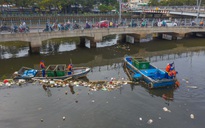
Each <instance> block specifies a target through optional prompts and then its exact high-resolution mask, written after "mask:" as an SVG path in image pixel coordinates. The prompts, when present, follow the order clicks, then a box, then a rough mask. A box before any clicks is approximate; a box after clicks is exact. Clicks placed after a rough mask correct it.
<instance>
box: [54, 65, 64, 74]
mask: <svg viewBox="0 0 205 128" xmlns="http://www.w3.org/2000/svg"><path fill="white" fill-rule="evenodd" d="M55 70H56V75H57V76H65V71H66V65H65V64H58V65H57V66H56V69H55Z"/></svg>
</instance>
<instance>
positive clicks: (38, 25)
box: [0, 17, 205, 34]
mask: <svg viewBox="0 0 205 128" xmlns="http://www.w3.org/2000/svg"><path fill="white" fill-rule="evenodd" d="M68 20H69V21H70V25H71V26H70V27H69V28H68V29H66V30H69V31H72V30H74V28H72V26H73V25H74V24H78V25H80V26H81V27H80V29H85V24H86V21H87V22H88V23H89V25H90V26H91V28H89V29H94V28H96V29H97V28H98V26H96V23H98V22H99V21H102V20H109V21H111V22H113V24H116V25H115V26H112V27H115V28H117V27H163V25H160V24H162V21H163V20H165V21H169V23H166V24H167V25H165V26H164V27H176V26H183V27H191V26H193V27H199V26H200V24H196V22H194V19H192V18H174V19H169V18H161V19H160V18H154V19H153V18H143V19H141V18H132V19H126V18H125V19H123V20H122V22H121V23H118V18H110V19H103V18H101V17H100V18H98V19H96V18H93V19H86V18H85V19H80V18H79V19H78V20H74V19H63V20H62V19H61V20H60V19H56V20H50V19H47V20H27V21H25V22H26V24H27V26H29V28H30V32H43V29H45V28H46V23H48V24H49V26H52V24H53V23H55V27H54V28H53V29H54V30H55V31H59V30H65V29H59V28H58V24H66V22H67V21H68ZM199 21H203V18H201V19H199ZM22 22H23V21H21V20H20V21H12V20H11V21H0V25H1V26H3V25H4V24H5V25H6V26H13V25H17V26H19V24H20V23H22ZM175 23H176V24H175ZM175 25H176V26H175ZM204 26H205V25H204V24H203V25H201V26H200V27H204ZM98 29H100V28H98ZM48 31H51V30H49V29H48ZM2 33H5V32H1V34H2Z"/></svg>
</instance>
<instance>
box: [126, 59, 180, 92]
mask: <svg viewBox="0 0 205 128" xmlns="http://www.w3.org/2000/svg"><path fill="white" fill-rule="evenodd" d="M124 67H125V71H126V73H127V75H128V77H129V79H130V80H132V81H140V80H141V81H144V82H145V83H146V84H147V85H148V88H150V89H152V88H160V87H173V86H175V84H176V82H177V79H176V76H170V75H169V73H168V72H166V71H164V70H161V69H159V68H157V67H155V66H154V65H152V64H150V62H149V61H147V60H145V59H144V58H137V57H131V56H126V57H124Z"/></svg>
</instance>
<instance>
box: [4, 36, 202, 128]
mask: <svg viewBox="0 0 205 128" xmlns="http://www.w3.org/2000/svg"><path fill="white" fill-rule="evenodd" d="M76 42H78V41H77V40H75V39H74V40H73V41H67V40H65V39H63V40H58V41H53V40H52V41H47V42H45V43H44V45H43V47H42V49H41V54H40V55H29V54H28V53H27V51H28V46H27V45H24V44H22V43H17V44H15V45H10V46H8V45H5V44H1V49H0V50H1V52H0V55H1V59H0V77H1V78H4V77H6V76H7V77H8V76H9V75H10V74H12V73H13V72H14V71H16V70H18V69H19V68H20V67H21V66H27V67H34V66H35V65H38V63H39V61H40V60H44V61H45V64H46V65H48V64H64V63H66V64H69V63H73V65H74V66H89V67H91V68H92V70H91V72H90V73H89V74H88V76H87V79H89V80H110V79H111V78H115V79H122V78H123V79H127V76H126V74H125V73H124V71H123V68H122V59H123V56H125V55H126V54H127V55H133V56H143V57H145V58H146V59H148V60H149V61H151V62H152V63H153V64H154V65H156V66H157V67H159V68H161V69H165V66H166V64H167V63H169V62H174V64H175V68H176V70H177V71H178V74H177V78H178V80H179V81H180V83H181V85H180V87H179V88H176V89H152V90H149V89H147V88H146V86H145V85H143V84H136V85H135V84H134V85H122V86H121V88H119V89H116V90H114V91H110V92H109V91H90V90H89V88H87V87H81V86H75V87H74V88H69V87H65V88H50V91H46V92H45V90H44V89H43V88H42V86H40V85H38V84H32V83H27V84H25V85H23V86H21V87H16V86H15V87H11V88H0V103H1V104H0V125H1V127H2V128H149V127H150V128H173V127H174V128H203V127H204V126H205V122H204V118H205V113H204V112H205V84H204V80H205V75H204V71H205V66H204V64H205V40H204V39H202V38H198V39H184V40H178V41H165V40H154V41H152V42H149V43H140V44H134V45H133V44H123V45H122V44H120V45H119V44H116V39H115V38H112V37H111V38H110V39H109V41H105V42H104V43H99V44H98V46H99V48H97V49H89V48H80V47H78V43H76ZM106 46H109V47H106ZM70 90H71V92H72V93H71V92H70ZM66 91H68V92H69V93H68V94H67V95H65V92H66ZM166 109H168V111H166ZM63 118H64V119H63Z"/></svg>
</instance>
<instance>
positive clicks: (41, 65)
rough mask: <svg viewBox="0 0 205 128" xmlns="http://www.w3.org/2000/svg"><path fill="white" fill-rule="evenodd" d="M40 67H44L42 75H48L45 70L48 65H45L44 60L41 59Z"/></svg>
mask: <svg viewBox="0 0 205 128" xmlns="http://www.w3.org/2000/svg"><path fill="white" fill-rule="evenodd" d="M40 67H41V69H42V76H43V77H45V75H46V71H45V68H46V66H45V64H44V61H43V60H41V61H40Z"/></svg>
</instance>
